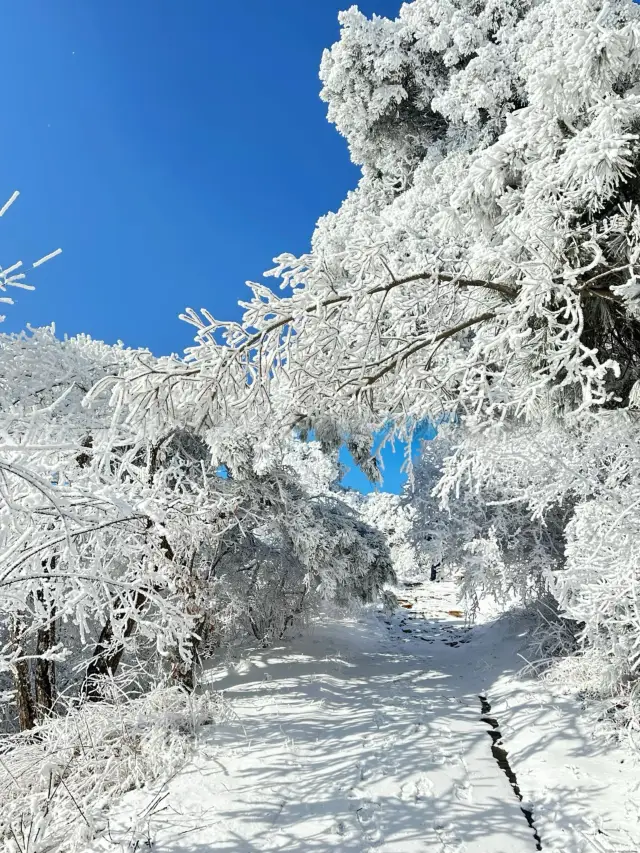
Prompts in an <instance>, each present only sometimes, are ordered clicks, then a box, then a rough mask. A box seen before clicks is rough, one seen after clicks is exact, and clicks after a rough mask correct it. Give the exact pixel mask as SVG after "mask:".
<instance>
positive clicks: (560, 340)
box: [120, 0, 640, 677]
mask: <svg viewBox="0 0 640 853" xmlns="http://www.w3.org/2000/svg"><path fill="white" fill-rule="evenodd" d="M341 24H342V34H341V38H340V41H339V42H338V43H337V44H336V45H334V47H333V48H332V49H331V50H330V51H328V52H326V53H325V55H324V57H323V61H322V68H321V78H322V83H323V91H322V97H323V98H324V99H325V101H326V102H327V104H328V112H329V119H330V120H331V121H333V122H334V123H335V124H336V126H337V128H338V130H339V131H340V132H341V133H342V134H343V135H344V136H345V137H346V139H347V141H348V144H349V148H350V151H351V154H352V157H353V159H354V160H355V162H356V163H358V164H360V165H361V166H362V178H361V180H360V183H359V185H358V187H357V189H355V190H354V191H353V192H351V193H350V194H349V195H348V196H347V198H346V200H345V201H344V203H343V205H342V206H341V208H340V210H339V211H338V212H336V213H332V214H328V215H327V216H325V217H323V218H322V219H321V220H320V221H319V223H318V225H317V228H316V231H315V233H314V235H313V240H312V245H311V249H310V251H309V252H308V253H307V254H305V255H303V256H301V257H295V256H293V255H290V254H283V255H281V256H279V257H278V258H276V267H275V268H274V270H272V271H271V273H270V274H271V275H273V276H275V277H278V278H280V280H281V288H282V289H283V290H284V294H281V293H275V292H274V291H272V290H271V289H269V288H267V287H266V286H265V285H263V284H255V283H254V284H251V285H250V287H251V295H250V297H249V298H248V300H247V301H246V302H245V303H243V307H244V309H245V313H244V317H243V319H242V321H241V322H240V323H224V322H220V321H218V320H216V319H215V318H214V317H213V316H212V315H211V314H209V313H207V312H202V313H201V314H196V313H195V312H193V311H188V312H187V313H186V315H185V318H186V319H187V320H188V321H189V322H191V323H192V324H193V325H194V327H195V329H196V332H197V336H196V341H195V345H194V346H193V347H192V348H191V350H190V351H189V352H188V354H187V357H186V359H184V360H182V359H169V360H164V361H162V362H160V363H159V364H158V365H157V366H156V367H154V369H153V370H145V369H136V370H134V371H131V372H130V373H129V375H128V380H127V382H126V383H125V384H123V385H122V386H121V389H120V400H121V404H122V405H123V406H128V405H133V406H136V407H137V408H136V411H137V412H138V413H139V414H140V415H143V419H144V422H145V423H147V424H148V423H153V422H154V421H155V420H161V419H162V417H163V414H162V413H163V412H166V411H179V412H180V413H181V414H180V416H181V417H182V418H184V419H185V420H188V421H189V422H190V423H192V424H194V425H195V428H197V429H204V430H211V429H216V428H217V426H218V425H219V424H220V423H221V422H223V421H224V422H225V423H226V424H227V426H228V428H231V429H235V428H242V426H243V425H244V424H247V423H250V424H251V425H252V426H251V428H252V429H254V430H256V429H259V430H260V432H261V435H263V436H264V435H274V436H275V435H281V434H282V433H283V432H286V431H287V430H290V429H294V428H295V429H302V430H310V429H313V430H314V431H315V432H316V434H317V436H318V437H319V439H320V440H321V441H322V442H323V444H324V445H325V447H331V446H333V447H335V446H337V445H338V444H339V443H340V442H342V441H345V440H350V441H352V442H353V443H354V446H355V447H356V449H357V454H356V458H357V460H358V461H360V462H362V463H363V465H368V466H369V471H370V473H371V474H375V473H376V466H375V462H371V461H370V460H368V457H369V456H370V450H371V447H372V438H371V436H372V435H373V434H374V433H375V431H376V430H379V429H381V428H383V427H385V426H388V425H389V423H391V424H392V425H393V426H394V427H395V429H396V431H397V432H398V433H399V434H400V435H405V436H410V435H411V433H412V431H413V428H414V426H415V425H416V424H418V423H420V422H421V421H422V420H423V419H424V418H425V417H428V418H430V419H432V420H433V421H442V420H447V419H449V420H452V421H455V422H456V423H457V424H459V426H460V429H461V431H462V435H463V438H462V440H461V441H460V442H459V447H458V449H457V450H456V451H455V453H454V454H453V456H452V459H451V461H449V462H447V463H446V465H445V467H444V469H443V478H444V479H443V480H442V483H441V484H440V486H439V487H438V489H437V492H436V497H437V498H438V499H442V500H444V502H445V504H446V502H447V500H449V501H450V504H451V496H452V495H456V501H455V506H456V508H455V511H454V510H453V509H452V510H451V518H452V519H453V521H454V528H453V529H455V525H457V524H459V523H461V522H462V521H464V519H467V520H468V524H467V525H466V527H467V529H466V531H464V532H463V535H462V539H454V541H456V542H457V544H456V548H457V549H458V553H460V548H461V547H462V545H463V543H464V548H465V551H464V553H465V560H466V567H467V570H466V571H467V575H466V576H467V577H468V578H469V577H472V580H473V583H472V584H471V586H470V588H469V591H470V593H473V588H472V587H474V588H475V589H477V588H478V587H480V588H481V589H482V588H485V589H492V590H493V591H501V592H503V593H504V592H509V593H511V592H514V591H519V592H520V593H521V594H525V593H527V594H528V592H530V591H531V590H536V589H539V588H540V587H541V585H543V583H544V582H543V580H542V578H543V576H544V575H545V573H546V576H547V577H548V578H554V579H553V580H549V581H548V582H549V583H551V584H552V586H553V588H554V589H555V591H556V594H557V596H558V598H559V601H560V603H561V605H562V606H564V607H565V608H566V611H567V613H568V614H569V615H571V617H572V618H573V619H574V620H575V621H576V622H577V623H579V624H584V626H585V628H584V631H583V632H582V638H583V642H584V644H585V647H586V646H591V645H593V644H598V643H604V644H605V645H607V644H608V645H607V648H609V652H608V653H609V654H611V655H612V656H613V658H615V659H618V658H617V656H618V653H619V650H620V649H626V648H628V644H629V643H631V644H632V645H633V643H635V642H636V640H637V639H638V638H639V637H640V635H638V634H637V632H636V629H635V627H634V625H635V623H634V621H633V619H632V618H631V616H630V613H631V610H630V609H629V608H632V606H635V605H633V602H634V601H635V598H634V593H633V587H634V584H635V583H636V578H637V572H636V569H635V568H634V565H632V564H631V563H629V561H628V560H627V559H615V558H614V556H613V555H614V554H620V555H621V554H622V553H623V547H624V543H625V542H627V539H626V538H625V537H626V536H627V534H629V535H631V533H630V527H628V526H627V525H625V524H624V521H625V520H626V519H627V518H629V517H630V516H631V515H632V513H633V509H634V507H635V497H634V495H635V491H634V490H635V488H636V483H637V482H640V481H639V480H638V479H637V474H636V463H635V450H634V447H635V443H636V442H635V427H634V423H635V416H634V415H633V408H634V407H635V406H636V405H637V402H638V399H640V392H639V391H638V388H639V387H640V385H639V381H640V326H639V325H638V323H639V318H640V311H639V305H640V302H639V299H640V289H639V288H638V284H637V280H636V279H637V275H638V259H639V256H640V212H639V208H638V203H637V190H638V181H639V163H640V133H639V129H640V7H638V5H637V4H635V3H633V2H632V0H606V2H605V0H526V2H523V0H413V2H408V3H405V4H404V5H403V6H402V7H401V9H400V12H399V15H398V17H397V19H395V20H387V19H384V18H380V17H375V16H374V18H373V19H371V20H369V19H367V18H366V17H365V16H364V15H362V14H361V13H360V12H359V11H358V10H357V9H356V8H355V7H354V8H351V9H350V10H348V11H347V12H344V13H342V15H341ZM257 424H260V425H261V426H260V427H259V428H258V427H257V426H256V425H257ZM603 460H606V461H603ZM607 465H610V466H611V471H609V472H608V471H607V470H606V469H607ZM612 475H613V478H614V480H616V482H612V480H611V476H612ZM616 478H617V479H616ZM598 507H601V508H602V514H603V516H605V517H609V516H611V517H614V516H615V517H616V518H617V517H618V516H621V519H622V521H620V522H619V523H617V524H618V526H617V527H616V531H618V532H619V534H620V536H618V534H617V533H614V532H611V533H609V534H607V535H606V536H605V532H604V530H603V529H601V528H600V527H598V526H597V525H596V519H597V518H598ZM433 511H434V512H435V511H436V510H435V508H434V510H433ZM428 512H429V513H430V512H431V510H429V511H428ZM572 513H573V514H574V520H573V521H572V522H571V523H570V524H569V526H568V528H566V536H567V543H568V544H567V550H566V554H565V555H563V553H562V538H563V535H564V532H565V524H566V523H567V520H568V519H569V518H570V517H571V516H572ZM472 520H473V524H472ZM473 525H477V529H476V533H475V534H473V530H472V529H471V528H472V527H473ZM463 526H464V525H463ZM587 527H588V528H589V531H586V528H587ZM451 530H452V528H451V525H448V526H447V528H446V529H445V531H444V532H445V534H446V536H445V539H446V538H447V537H449V536H450V534H451ZM472 534H473V535H472ZM593 537H595V539H594V538H593ZM598 538H600V539H601V540H602V542H603V543H608V544H607V545H606V547H605V544H603V545H602V548H601V549H599V550H597V549H596V550H595V557H594V562H593V563H590V564H589V565H590V568H589V570H588V571H587V553H589V552H587V551H583V550H582V544H581V543H582V542H587V541H588V542H591V543H592V545H593V543H594V542H595V541H596V539H598ZM593 550H594V549H593V547H592V548H591V552H593ZM605 552H606V553H607V554H608V557H607V558H606V559H605V557H604V554H605ZM596 558H597V559H596ZM600 559H602V560H603V562H602V563H598V562H597V560H600ZM473 567H475V569H474V570H473V571H472V568H473ZM618 572H619V574H618ZM611 573H614V574H613V575H612V574H611ZM600 576H601V577H603V578H604V577H608V578H609V581H608V582H609V584H610V586H611V588H612V589H618V590H623V589H624V590H626V592H625V593H624V602H626V603H618V604H617V605H616V607H613V603H611V605H610V606H609V607H608V610H607V608H605V610H607V613H608V614H609V615H607V616H606V622H607V628H606V630H603V629H602V623H601V622H600V621H599V618H596V614H597V604H596V602H595V597H594V592H593V590H594V587H593V583H594V582H595V580H594V579H595V578H596V577H600ZM615 600H616V601H617V598H616V599H615ZM603 606H604V604H603ZM620 608H622V610H620ZM603 638H606V639H603ZM621 638H624V639H621ZM616 667H618V665H617V664H615V663H614V665H613V669H614V670H615V671H616V672H617V671H618V670H619V667H618V669H616ZM616 677H617V676H616Z"/></svg>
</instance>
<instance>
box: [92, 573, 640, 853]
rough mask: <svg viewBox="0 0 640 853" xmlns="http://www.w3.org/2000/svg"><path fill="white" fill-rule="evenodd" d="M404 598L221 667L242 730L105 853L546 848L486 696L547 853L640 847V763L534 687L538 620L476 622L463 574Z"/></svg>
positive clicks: (220, 737)
mask: <svg viewBox="0 0 640 853" xmlns="http://www.w3.org/2000/svg"><path fill="white" fill-rule="evenodd" d="M402 596H403V597H404V598H405V599H407V603H408V604H411V605H412V606H411V607H410V608H406V609H405V608H401V609H400V610H399V611H398V612H397V613H396V614H394V615H393V616H391V617H389V616H386V615H384V614H382V613H378V614H376V613H371V612H367V613H365V614H363V615H362V616H361V617H354V618H352V619H343V620H337V619H331V618H328V617H327V618H325V619H322V620H318V621H317V622H316V623H315V624H314V625H313V626H312V628H311V630H310V631H309V633H308V634H306V635H305V636H303V637H300V638H298V639H296V640H294V641H291V642H287V643H283V644H282V645H281V646H279V647H277V648H271V649H267V650H259V651H253V652H252V653H250V654H248V655H246V656H245V657H243V658H242V659H241V660H239V661H238V662H236V663H232V664H228V665H226V666H223V667H218V668H216V669H213V670H211V671H210V672H208V673H207V679H206V680H207V682H208V686H209V687H210V688H211V689H215V690H224V691H225V696H226V699H227V701H228V702H229V703H230V707H231V709H232V712H233V718H232V722H229V723H225V724H223V725H218V726H215V727H210V728H208V729H205V730H204V731H205V734H204V735H203V736H202V738H201V740H200V742H199V744H198V747H197V749H196V753H195V757H194V758H193V760H192V761H191V762H190V763H189V764H188V765H187V766H186V767H185V768H184V770H183V771H181V772H180V773H179V774H178V775H177V776H175V777H174V778H172V779H171V780H169V781H167V782H166V783H165V784H158V785H157V786H156V787H154V788H153V789H149V790H144V791H136V792H132V793H131V794H129V795H127V796H126V797H125V798H124V799H123V802H122V803H121V804H120V805H119V806H117V807H114V808H113V810H112V818H111V826H110V834H109V836H105V837H103V838H101V839H100V840H98V841H96V842H95V843H94V844H93V846H92V847H91V848H90V849H92V850H109V849H110V850H113V849H114V847H115V848H118V847H120V848H121V849H125V850H133V849H140V848H142V847H144V846H145V845H148V846H152V847H153V850H155V851H163V853H164V851H176V853H177V851H194V853H204V851H215V853H223V851H224V853H249V851H251V853H258V851H279V850H282V851H290V853H294V851H300V853H311V851H325V850H337V851H345V853H347V851H349V853H351V851H353V853H356V852H357V853H361V851H362V853H364V851H380V853H417V851H434V853H455V852H456V851H457V852H458V853H462V851H467V853H527V851H534V850H535V849H536V841H535V839H534V834H533V830H532V829H531V828H530V826H529V825H528V822H527V820H526V817H525V815H524V813H523V812H522V811H521V808H520V803H519V801H518V799H517V797H516V795H515V793H514V791H513V789H512V787H511V785H510V783H509V781H508V779H507V777H506V775H505V774H504V773H503V772H502V770H501V769H500V768H499V767H498V764H497V763H496V761H495V760H494V758H493V756H492V752H491V739H490V737H489V735H488V733H487V732H488V729H489V726H488V725H487V724H486V723H485V722H482V721H481V719H480V717H481V705H480V699H479V695H480V694H481V693H486V697H487V701H488V702H490V704H491V706H492V712H491V715H492V716H494V717H496V719H497V720H498V721H499V723H500V730H501V732H502V735H503V739H504V746H505V748H506V749H507V751H508V755H509V760H510V762H511V765H512V767H513V769H514V770H515V771H516V773H517V775H518V783H519V786H520V788H521V790H522V796H523V799H524V804H525V805H527V804H528V803H530V804H531V806H532V808H533V818H534V821H535V826H536V829H537V830H538V832H539V834H540V837H541V842H542V849H543V850H545V851H557V853H561V851H562V853H583V851H584V853H588V851H593V850H596V851H600V853H602V851H607V853H613V851H615V853H622V852H623V851H632V850H637V849H640V824H639V820H638V814H639V812H640V796H639V794H638V786H639V784H640V783H639V782H638V781H637V780H638V778H639V777H638V767H637V763H635V762H634V761H633V759H632V758H630V757H629V753H628V751H627V754H626V760H625V761H624V763H621V761H622V759H623V758H625V756H624V755H623V753H622V752H621V751H619V750H618V749H617V748H615V747H612V746H610V745H609V746H607V747H606V748H605V747H604V746H603V744H602V743H600V742H597V741H595V740H594V739H593V737H592V736H591V734H590V730H589V728H588V726H587V724H586V722H583V721H582V716H581V709H580V706H579V704H578V703H577V702H574V701H572V700H570V699H567V698H566V697H563V698H560V697H556V696H553V695H551V694H550V693H548V692H546V691H542V690H541V689H540V684H539V683H538V682H534V681H530V682H528V681H523V680H520V679H518V677H517V676H516V675H515V674H514V673H515V671H516V670H517V668H519V667H520V666H521V663H522V661H521V660H520V659H519V658H518V657H517V650H518V648H519V647H520V646H521V645H522V642H523V637H522V630H523V626H522V624H520V625H519V624H518V622H517V621H516V620H514V619H513V618H504V619H497V620H493V621H487V622H485V623H484V624H483V625H480V626H478V627H476V628H473V629H471V630H467V629H466V627H465V623H464V619H463V618H459V617H457V616H453V615H450V614H449V612H448V611H451V610H456V607H457V606H456V603H455V593H454V590H453V587H452V586H451V585H449V584H446V583H428V582H427V583H425V584H424V585H423V586H422V587H420V588H416V589H411V590H403V591H402ZM408 632H410V633H408Z"/></svg>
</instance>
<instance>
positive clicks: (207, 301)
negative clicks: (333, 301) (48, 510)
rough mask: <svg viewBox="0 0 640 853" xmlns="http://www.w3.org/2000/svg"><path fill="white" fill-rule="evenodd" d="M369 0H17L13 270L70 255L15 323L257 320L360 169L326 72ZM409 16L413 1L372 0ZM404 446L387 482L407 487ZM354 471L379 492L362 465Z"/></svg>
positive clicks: (11, 162)
mask: <svg viewBox="0 0 640 853" xmlns="http://www.w3.org/2000/svg"><path fill="white" fill-rule="evenodd" d="M348 5H349V0H244V2H242V3H237V2H231V0H228V1H227V2H220V0H189V2H182V3H180V2H178V0H109V2H108V3H107V2H93V0H56V2H50V0H19V2H15V3H5V4H4V7H3V58H4V68H5V73H4V79H5V87H4V98H3V115H4V128H5V129H4V131H3V133H2V141H1V142H0V146H1V149H2V151H1V157H0V202H1V201H4V199H5V198H8V197H9V196H10V194H11V192H12V191H13V190H14V189H19V190H20V191H21V197H20V199H19V201H18V202H17V203H16V204H15V205H14V206H13V207H12V208H11V211H10V212H9V213H8V214H7V215H6V216H5V217H4V218H3V220H2V223H1V231H0V233H1V234H2V255H1V257H0V261H1V262H2V263H3V264H5V265H6V264H7V263H9V262H13V261H14V260H16V259H17V258H20V259H23V260H25V261H32V260H35V259H36V258H38V257H40V256H41V255H43V254H45V253H47V252H49V251H51V250H52V249H55V248H57V247H58V246H61V247H62V248H63V250H64V253H63V255H62V256H61V257H59V258H56V259H55V260H54V261H52V262H51V263H50V264H47V265H45V266H43V267H42V268H40V269H39V270H37V271H34V275H32V276H31V280H32V282H33V283H34V284H35V285H36V287H37V290H36V291H35V292H34V293H31V294H28V293H21V292H16V293H15V296H16V297H18V298H19V301H18V302H17V304H16V305H15V306H13V307H9V308H8V309H7V311H6V313H7V321H6V322H5V323H4V324H3V328H2V331H15V330H17V329H19V328H22V327H23V326H24V325H25V323H27V322H29V323H31V324H33V325H42V324H46V323H50V322H55V324H56V327H57V330H58V333H59V334H65V333H67V334H74V333H77V332H87V333H89V334H91V335H92V336H93V337H96V338H100V339H103V340H106V341H108V342H115V341H116V340H118V339H121V340H123V341H124V342H125V343H126V344H127V345H130V346H144V347H149V348H150V349H151V350H152V351H153V352H154V353H156V354H163V353H169V352H172V351H173V352H179V351H182V349H183V348H184V347H185V346H187V345H188V344H189V343H190V341H191V338H192V335H191V332H190V327H188V326H187V325H186V324H183V323H181V322H180V321H179V320H178V314H179V313H180V312H181V311H182V310H183V309H184V308H185V306H187V305H188V306H191V307H194V308H200V307H203V306H206V307H208V308H209V309H210V310H211V311H212V312H213V313H214V314H215V315H216V316H219V317H237V316H238V315H239V309H238V308H237V305H236V302H237V300H238V299H239V298H242V297H243V296H244V290H245V288H244V281H245V280H246V279H257V278H259V276H260V274H261V273H262V272H263V271H264V270H265V269H267V268H268V267H269V266H270V264H271V259H272V258H273V257H274V256H275V255H277V254H279V253H280V252H283V251H291V252H294V253H300V252H303V251H305V250H306V249H307V247H308V244H309V238H310V235H311V233H312V231H313V227H314V223H315V221H316V219H317V218H318V216H320V215H322V214H323V213H325V212H326V211H328V210H335V209H336V208H337V207H338V206H339V204H340V202H341V200H342V199H343V198H344V196H345V194H346V192H347V190H348V189H349V188H351V187H353V186H355V184H356V182H357V180H358V171H357V169H356V168H355V167H354V166H353V165H351V163H350V162H349V157H348V152H347V147H346V144H345V142H344V140H343V139H342V138H341V137H340V136H339V135H338V133H337V132H336V131H335V129H334V128H333V127H332V126H331V125H329V124H328V123H327V122H326V119H325V105H324V104H323V103H322V102H321V101H320V100H319V97H318V92H319V88H320V83H319V80H318V66H319V62H320V56H321V53H322V50H323V48H324V47H328V46H330V45H331V44H332V43H333V42H334V41H335V40H336V38H337V37H338V24H337V13H338V11H339V10H340V9H341V8H344V7H345V6H348ZM359 5H360V8H361V9H362V11H363V12H365V13H366V14H371V13H372V12H377V13H380V14H384V15H388V16H392V17H395V16H396V14H397V12H398V9H399V6H400V0H364V2H361V3H360V4H359ZM398 467H399V466H398V464H397V462H396V461H394V460H393V459H391V458H389V457H388V458H387V470H388V474H387V477H386V480H385V487H386V488H389V489H392V490H395V489H397V488H398V486H399V483H400V477H399V473H398ZM347 482H349V483H352V484H354V485H359V486H361V487H364V484H363V483H362V482H361V479H360V478H359V476H358V475H357V474H356V473H354V474H352V475H350V477H349V478H348V479H347Z"/></svg>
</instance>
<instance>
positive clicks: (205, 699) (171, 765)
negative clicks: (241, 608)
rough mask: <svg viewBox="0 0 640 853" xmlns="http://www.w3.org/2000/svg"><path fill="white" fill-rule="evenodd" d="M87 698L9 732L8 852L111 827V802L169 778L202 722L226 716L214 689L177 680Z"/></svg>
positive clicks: (68, 845) (2, 773) (1, 823)
mask: <svg viewBox="0 0 640 853" xmlns="http://www.w3.org/2000/svg"><path fill="white" fill-rule="evenodd" d="M113 698H114V701H112V702H109V703H87V704H85V705H83V706H82V707H81V708H78V709H73V710H71V711H70V712H69V713H67V714H65V715H61V716H58V717H52V718H49V719H47V720H45V721H44V722H43V723H42V724H41V725H39V726H38V727H37V728H36V729H34V730H33V731H31V732H28V733H22V734H17V735H13V736H9V737H5V738H4V739H3V743H2V751H1V755H0V758H1V760H0V840H1V841H2V843H3V849H4V850H5V851H7V853H37V851H43V850H57V851H59V853H67V851H68V853H72V851H75V850H81V849H85V847H86V844H87V842H89V841H90V840H91V839H93V838H94V837H95V836H96V835H99V834H102V833H104V832H105V831H106V830H107V828H108V807H109V806H110V805H112V804H113V802H114V800H117V798H118V797H119V796H120V795H122V794H124V793H125V792H127V791H130V790H132V789H134V788H141V787H143V786H144V785H147V784H148V783H150V782H152V781H153V780H155V779H159V778H169V777H170V776H171V775H172V774H173V773H174V772H175V771H176V770H178V769H179V768H180V767H181V766H182V765H183V764H184V762H185V761H186V759H187V758H188V757H189V755H190V754H191V753H192V752H193V749H194V748H195V746H196V743H197V740H196V739H197V736H198V732H199V730H200V729H201V727H202V726H206V725H209V724H211V723H215V722H219V721H220V720H222V719H224V718H225V716H226V711H225V706H224V703H223V701H222V700H221V698H220V697H219V696H218V695H217V694H210V693H202V694H199V695H194V694H190V693H188V692H186V691H185V690H183V689H181V688H178V687H173V688H162V689H155V690H152V691H151V692H149V693H147V694H146V695H145V696H143V697H140V698H138V699H135V700H133V701H132V700H130V699H128V698H127V697H124V696H118V695H117V693H116V695H115V696H114V697H113Z"/></svg>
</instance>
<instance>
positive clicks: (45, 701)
mask: <svg viewBox="0 0 640 853" xmlns="http://www.w3.org/2000/svg"><path fill="white" fill-rule="evenodd" d="M54 644H55V627H54V624H53V622H50V623H49V625H48V626H47V627H46V628H40V629H39V630H38V634H37V637H36V655H42V654H44V653H45V652H47V651H49V649H51V648H52V647H53V646H54ZM54 666H55V664H54V662H53V661H50V660H46V659H44V658H42V657H38V658H36V662H35V688H36V710H37V714H38V719H42V718H43V717H48V716H49V714H50V713H51V710H52V708H53V702H54V690H55V688H54V680H55V673H54Z"/></svg>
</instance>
